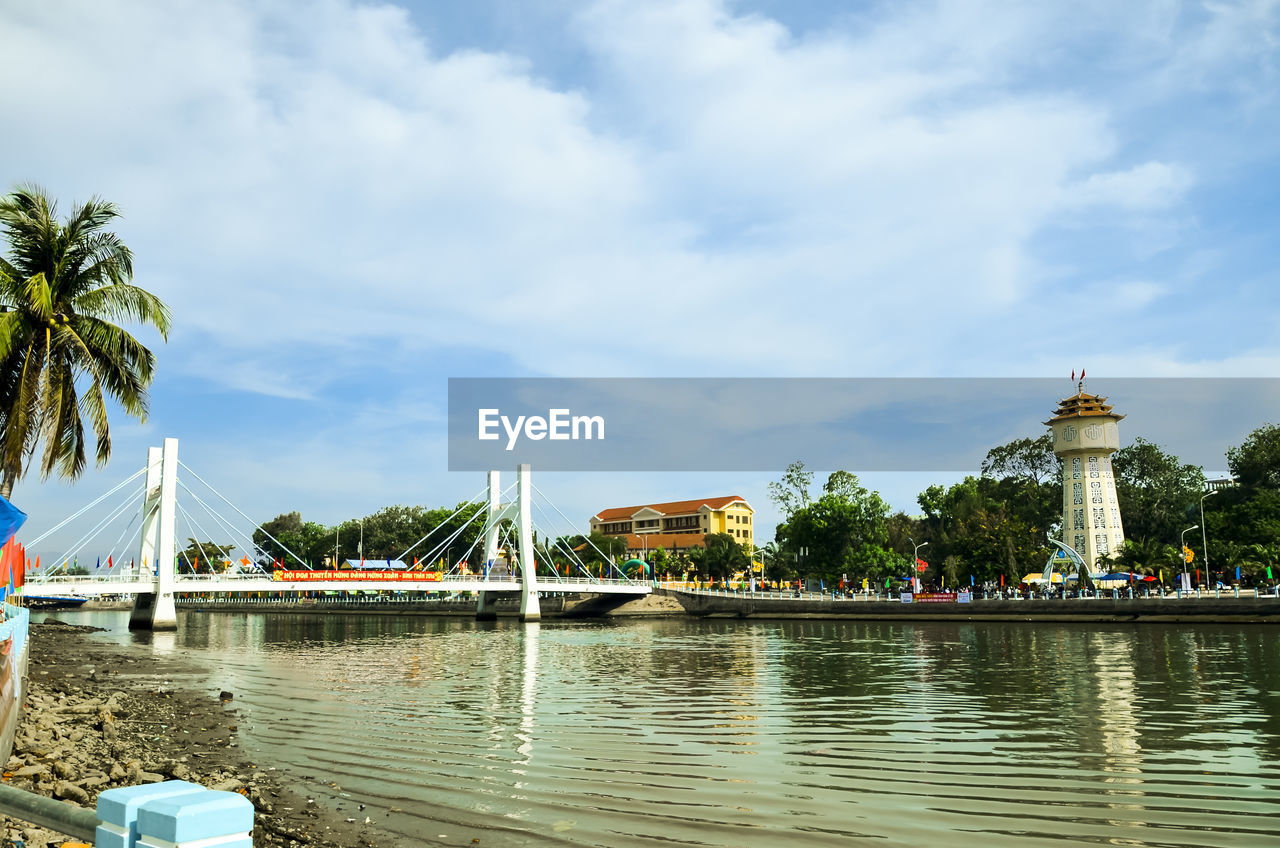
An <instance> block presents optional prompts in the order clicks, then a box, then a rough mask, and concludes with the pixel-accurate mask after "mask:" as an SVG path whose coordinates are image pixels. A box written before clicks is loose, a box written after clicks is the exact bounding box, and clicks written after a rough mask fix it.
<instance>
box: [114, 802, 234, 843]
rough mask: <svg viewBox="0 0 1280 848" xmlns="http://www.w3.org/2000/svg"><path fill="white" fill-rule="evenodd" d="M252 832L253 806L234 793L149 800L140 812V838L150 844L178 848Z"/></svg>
mask: <svg viewBox="0 0 1280 848" xmlns="http://www.w3.org/2000/svg"><path fill="white" fill-rule="evenodd" d="M251 830H253V803H252V802H251V801H250V800H249V799H248V798H246V797H244V796H243V795H239V794H237V793H235V792H221V791H218V790H214V789H207V790H205V791H204V792H203V793H200V794H198V795H179V796H175V797H172V798H159V799H157V800H154V801H148V802H147V803H145V804H143V805H142V806H141V807H140V808H139V809H138V837H139V839H140V840H142V839H144V838H149V840H148V841H150V842H161V843H172V844H174V845H179V844H182V843H186V842H193V841H196V840H204V839H214V838H215V837H219V836H235V835H240V834H247V833H248V832H249V831H251ZM140 844H141V842H140ZM228 844H234V843H228Z"/></svg>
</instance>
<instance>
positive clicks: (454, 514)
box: [396, 486, 488, 561]
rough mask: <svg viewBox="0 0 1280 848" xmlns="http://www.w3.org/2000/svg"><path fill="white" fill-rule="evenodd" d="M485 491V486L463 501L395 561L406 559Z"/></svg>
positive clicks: (475, 501)
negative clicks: (451, 513)
mask: <svg viewBox="0 0 1280 848" xmlns="http://www.w3.org/2000/svg"><path fill="white" fill-rule="evenodd" d="M486 489H488V487H487V486H486V487H485V488H484V489H481V490H480V491H479V492H477V493H476V494H474V495H472V496H471V497H470V498H468V499H467V500H466V501H464V502H463V504H462V506H460V507H458V508H457V509H455V510H454V511H453V515H450V516H449V517H448V518H446V519H445V520H444V521H441V522H440V523H439V524H437V525H436V526H435V527H433V528H431V532H430V533H427V535H425V536H423V537H422V538H421V539H419V540H418V541H416V542H414V543H413V544H412V545H410V546H409V547H408V548H406V549H405V551H404V553H402V554H400V556H398V557H396V559H398V560H401V561H403V560H404V558H405V557H407V556H408V555H409V552H410V551H412V550H413V549H414V548H416V547H418V545H421V544H422V543H423V542H425V541H427V539H430V538H431V535H432V533H435V532H436V531H437V530H439V529H440V528H441V527H443V526H444V525H445V524H446V523H447V522H449V521H452V520H453V518H454V516H456V515H457V514H458V513H460V512H462V511H463V510H464V509H466V508H467V507H469V506H471V505H472V504H474V503H477V500H478V498H479V497H480V495H482V494H484V493H485V491H486Z"/></svg>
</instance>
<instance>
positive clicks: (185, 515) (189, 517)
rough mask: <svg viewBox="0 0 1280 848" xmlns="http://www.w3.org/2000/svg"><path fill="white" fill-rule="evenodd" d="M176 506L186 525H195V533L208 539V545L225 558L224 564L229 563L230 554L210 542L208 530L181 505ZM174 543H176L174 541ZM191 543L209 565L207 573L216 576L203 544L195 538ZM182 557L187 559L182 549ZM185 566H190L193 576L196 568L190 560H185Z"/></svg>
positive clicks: (184, 550) (184, 549)
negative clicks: (194, 544)
mask: <svg viewBox="0 0 1280 848" xmlns="http://www.w3.org/2000/svg"><path fill="white" fill-rule="evenodd" d="M176 506H177V507H178V512H180V513H181V514H182V516H183V518H185V519H187V523H188V524H194V525H195V528H196V531H197V532H199V533H200V534H202V535H204V536H205V537H207V538H209V539H210V543H211V544H212V545H213V547H214V550H216V551H217V552H218V553H220V554H222V555H223V557H225V558H226V559H225V560H224V561H225V562H230V561H231V554H230V553H229V552H227V551H226V550H225V549H224V548H222V547H221V546H220V545H219V544H218V543H217V542H213V541H212V538H213V537H212V536H210V535H209V531H208V530H205V529H204V527H203V526H201V524H200V522H199V521H196V519H195V516H193V515H192V514H191V513H189V512H187V510H186V509H185V508H184V507H183V506H182V504H176ZM175 541H176V540H175ZM193 541H195V543H196V548H197V549H199V551H200V554H201V556H203V557H204V558H205V561H206V562H208V563H209V573H210V574H216V573H217V572H215V571H214V570H213V560H212V559H210V557H209V552H208V551H206V550H205V549H204V543H203V542H201V541H200V539H199V537H196V538H195V539H194V540H193ZM182 557H183V559H186V557H187V551H186V548H183V550H182ZM187 565H189V566H191V573H192V574H195V573H196V567H195V565H194V564H193V563H192V562H191V561H190V560H187ZM224 573H225V571H224Z"/></svg>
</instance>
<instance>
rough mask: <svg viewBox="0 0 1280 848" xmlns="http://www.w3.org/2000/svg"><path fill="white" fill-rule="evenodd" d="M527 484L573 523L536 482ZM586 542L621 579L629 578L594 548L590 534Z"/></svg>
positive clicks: (561, 515)
mask: <svg viewBox="0 0 1280 848" xmlns="http://www.w3.org/2000/svg"><path fill="white" fill-rule="evenodd" d="M529 485H530V486H532V487H533V490H534V491H535V492H536V493H538V494H539V495H542V498H543V500H545V501H546V502H547V503H548V504H550V506H551V508H552V509H554V510H555V511H556V512H558V513H560V517H561V518H563V519H564V520H565V521H567V522H569V525H570V526H572V525H573V522H572V521H570V519H569V516H567V515H565V514H564V513H563V512H561V510H560V507H558V506H556V505H555V502H554V501H552V500H551V498H549V497H547V495H546V493H545V492H543V491H542V490H541V489H539V488H538V486H537V484H536V483H534V482H533V481H532V480H530V481H529ZM587 544H588V545H591V547H593V548H595V551H596V553H598V554H600V556H602V557H604V559H605V561H606V562H608V563H609V567H610V568H611V569H612V570H614V571H617V572H618V573H619V574H620V575H622V579H623V580H627V579H629V578H628V577H627V575H626V573H625V572H623V571H622V570H621V569H619V568H618V566H616V565H614V563H613V560H611V559H610V558H609V557H608V556H606V555H605V552H604V551H602V550H600V549H599V548H596V546H595V543H594V542H592V541H591V537H590V536H587Z"/></svg>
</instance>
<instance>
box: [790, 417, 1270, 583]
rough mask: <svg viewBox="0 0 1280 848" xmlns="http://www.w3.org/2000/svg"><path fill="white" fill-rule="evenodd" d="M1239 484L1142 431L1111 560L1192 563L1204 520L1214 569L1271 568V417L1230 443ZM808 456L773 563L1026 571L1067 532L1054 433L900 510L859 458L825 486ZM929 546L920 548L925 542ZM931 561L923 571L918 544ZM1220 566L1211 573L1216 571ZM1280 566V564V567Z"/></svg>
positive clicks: (1132, 449)
mask: <svg viewBox="0 0 1280 848" xmlns="http://www.w3.org/2000/svg"><path fill="white" fill-rule="evenodd" d="M1226 458H1227V466H1228V468H1229V469H1230V471H1231V475H1232V484H1231V485H1230V486H1228V487H1226V488H1223V489H1220V490H1218V491H1217V492H1216V493H1215V494H1213V495H1209V494H1208V493H1207V492H1206V489H1205V484H1206V480H1205V475H1204V471H1203V469H1202V468H1200V467H1198V466H1195V465H1191V464H1187V463H1183V462H1181V461H1180V460H1179V459H1178V457H1176V456H1174V455H1172V454H1170V453H1169V452H1167V451H1165V450H1164V449H1163V448H1161V447H1160V446H1159V445H1156V444H1154V443H1152V442H1149V441H1147V440H1145V439H1142V438H1138V439H1136V440H1135V441H1134V442H1133V444H1131V445H1129V446H1127V447H1124V448H1121V449H1120V450H1118V451H1116V452H1115V453H1114V454H1113V455H1112V466H1113V470H1114V472H1115V475H1116V494H1117V498H1118V500H1119V505H1120V511H1121V516H1122V521H1123V524H1124V531H1125V545H1124V548H1123V550H1121V551H1119V552H1117V553H1116V554H1113V556H1112V560H1111V562H1110V565H1113V566H1114V567H1115V568H1116V569H1126V570H1133V571H1135V572H1137V573H1140V574H1153V575H1155V574H1159V573H1161V572H1164V573H1172V571H1174V570H1181V567H1182V564H1183V557H1182V555H1181V551H1180V550H1179V549H1178V547H1177V545H1178V543H1179V541H1180V538H1181V536H1182V531H1184V530H1186V529H1188V528H1190V527H1192V526H1193V525H1196V524H1199V523H1200V510H1201V499H1202V498H1205V504H1204V506H1205V510H1204V525H1205V533H1204V535H1205V537H1207V539H1208V548H1209V550H1208V554H1209V562H1210V565H1211V568H1212V570H1213V572H1214V574H1215V575H1221V576H1224V577H1229V578H1234V576H1235V573H1236V568H1239V569H1240V573H1241V576H1242V577H1244V578H1247V579H1250V580H1259V579H1266V578H1270V577H1271V576H1272V573H1273V572H1271V570H1270V569H1272V568H1273V567H1275V566H1276V565H1277V563H1280V544H1278V541H1280V427H1278V426H1276V425H1273V424H1267V425H1264V426H1262V427H1259V428H1258V429H1256V430H1254V431H1253V432H1252V433H1250V434H1249V436H1248V437H1247V438H1246V439H1245V440H1244V442H1243V443H1242V444H1240V445H1238V446H1235V447H1232V448H1230V449H1229V450H1228V451H1227V455H1226ZM813 479H814V474H813V472H812V471H809V470H807V469H806V468H805V466H804V464H803V463H802V462H795V463H792V465H790V466H789V467H788V468H787V470H786V472H785V473H784V474H783V476H782V478H781V479H780V480H778V481H777V482H774V483H771V484H770V485H769V496H770V499H771V500H772V501H773V502H774V503H775V504H777V506H778V507H779V509H780V510H781V511H782V513H783V521H782V523H781V524H780V525H779V526H778V530H777V536H776V551H775V556H774V558H773V564H772V568H771V569H770V570H769V573H770V576H773V577H776V578H777V579H795V578H797V577H811V578H818V579H823V580H825V581H827V582H828V583H829V584H832V585H834V584H836V583H838V581H839V580H841V579H842V578H847V579H849V580H860V579H862V578H868V579H873V580H881V579H885V578H900V577H908V576H917V575H918V576H920V577H922V578H923V579H925V580H927V581H929V582H932V583H935V584H939V583H945V585H948V586H955V585H959V584H962V583H963V584H966V585H967V584H968V583H969V582H970V581H971V580H972V581H974V582H977V583H982V582H986V581H1000V580H1002V579H1003V580H1004V581H1005V582H1012V583H1015V584H1016V583H1017V582H1018V581H1019V580H1020V579H1021V578H1022V576H1023V575H1025V574H1027V573H1029V572H1040V571H1042V570H1043V569H1044V565H1045V563H1046V561H1048V559H1049V557H1050V556H1051V555H1052V553H1053V551H1054V550H1055V549H1054V547H1053V546H1052V545H1051V544H1050V543H1049V539H1050V538H1051V537H1052V538H1061V524H1062V483H1061V479H1062V461H1061V459H1060V458H1058V457H1057V456H1055V455H1054V453H1053V443H1052V440H1051V438H1050V436H1049V434H1047V433H1046V434H1045V435H1043V436H1041V437H1039V438H1036V439H1031V438H1024V439H1018V440H1015V441H1013V442H1010V443H1008V444H1005V445H1000V446H998V447H994V448H992V449H991V450H990V451H989V452H988V453H987V455H986V458H985V460H984V461H983V463H982V468H981V474H979V475H978V476H967V477H965V478H964V479H963V480H961V481H960V482H958V483H955V484H953V485H950V486H942V485H932V486H929V487H928V488H927V489H925V490H924V491H923V492H921V493H920V494H919V496H918V497H917V499H916V500H917V503H918V504H919V506H920V509H921V514H919V515H916V516H910V515H907V514H906V513H904V512H896V513H894V512H892V511H891V510H890V508H889V506H888V504H887V503H886V502H885V501H884V499H883V498H881V497H880V495H879V494H878V493H877V492H872V491H868V490H867V489H865V488H864V487H863V486H861V484H860V483H859V481H858V478H857V477H856V476H855V475H853V474H851V473H849V472H847V471H836V472H834V473H833V474H831V475H830V476H829V477H828V478H827V480H826V482H825V483H824V485H823V486H822V489H821V490H820V491H818V492H814V491H813ZM1186 541H1187V544H1188V547H1191V548H1192V549H1193V550H1194V551H1195V556H1196V564H1193V565H1192V566H1191V568H1196V567H1197V566H1198V564H1199V563H1202V562H1203V560H1204V554H1205V552H1204V550H1203V544H1202V542H1201V538H1200V536H1199V535H1198V534H1197V535H1196V536H1195V537H1191V536H1188V537H1187V539H1186ZM917 546H918V547H917ZM917 549H918V550H919V551H920V559H921V560H924V561H925V562H927V563H928V565H927V568H926V569H925V571H923V572H917V571H916V569H915V568H914V566H915V563H914V562H913V561H912V553H913V552H914V551H916V550H917ZM1209 576H1210V575H1206V578H1208V577H1209ZM1278 576H1280V575H1278Z"/></svg>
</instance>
